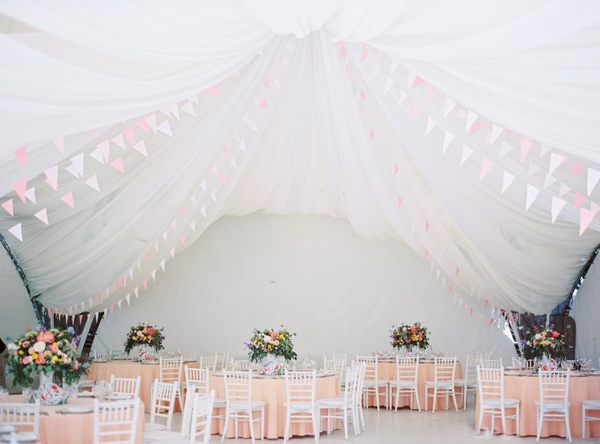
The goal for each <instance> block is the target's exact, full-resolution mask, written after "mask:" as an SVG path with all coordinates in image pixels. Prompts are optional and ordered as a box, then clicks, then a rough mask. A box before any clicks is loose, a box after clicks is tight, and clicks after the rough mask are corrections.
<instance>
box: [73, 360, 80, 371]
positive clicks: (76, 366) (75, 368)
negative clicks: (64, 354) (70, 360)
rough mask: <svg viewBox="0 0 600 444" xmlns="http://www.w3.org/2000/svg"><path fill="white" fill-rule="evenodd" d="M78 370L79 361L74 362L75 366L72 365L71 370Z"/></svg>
mask: <svg viewBox="0 0 600 444" xmlns="http://www.w3.org/2000/svg"><path fill="white" fill-rule="evenodd" d="M78 368H79V361H75V364H73V370H77V369H78Z"/></svg>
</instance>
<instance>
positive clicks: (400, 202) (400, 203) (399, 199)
mask: <svg viewBox="0 0 600 444" xmlns="http://www.w3.org/2000/svg"><path fill="white" fill-rule="evenodd" d="M397 205H398V208H400V205H402V198H401V197H400V196H398V203H397Z"/></svg>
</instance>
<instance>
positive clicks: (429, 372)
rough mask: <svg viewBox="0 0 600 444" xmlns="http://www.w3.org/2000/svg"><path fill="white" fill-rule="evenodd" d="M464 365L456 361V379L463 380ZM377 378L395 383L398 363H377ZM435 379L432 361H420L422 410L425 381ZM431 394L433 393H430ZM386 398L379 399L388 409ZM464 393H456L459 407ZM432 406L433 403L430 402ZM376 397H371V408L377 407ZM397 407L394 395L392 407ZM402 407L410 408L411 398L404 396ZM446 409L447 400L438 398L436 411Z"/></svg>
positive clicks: (415, 405) (419, 387) (399, 401)
mask: <svg viewBox="0 0 600 444" xmlns="http://www.w3.org/2000/svg"><path fill="white" fill-rule="evenodd" d="M462 376H463V374H462V364H461V363H460V362H459V361H456V375H455V377H456V379H460V378H462ZM377 377H378V378H379V380H380V381H393V380H395V379H396V361H395V360H394V361H390V362H385V361H379V362H378V363H377ZM434 379H435V364H434V362H433V360H432V361H421V360H420V361H419V372H418V374H417V387H418V389H419V403H420V404H421V410H425V405H426V403H425V399H426V398H425V381H433V380H434ZM430 392H431V391H430ZM384 397H385V396H383V395H381V396H380V398H379V405H380V406H382V407H387V405H388V400H387V399H384ZM462 402H463V401H462V393H461V392H460V389H458V390H457V392H456V404H458V406H459V407H460V406H462ZM429 403H430V404H431V403H432V401H429ZM375 405H376V404H375V399H374V397H369V407H373V406H375ZM395 405H396V396H395V395H394V397H393V399H392V403H391V407H395ZM449 406H450V408H453V404H452V400H450V403H449ZM400 407H410V396H408V395H402V396H400V398H399V400H398V408H400ZM432 407H433V405H430V406H429V410H431V409H432ZM417 408H418V407H417V402H416V401H413V410H416V409H417ZM445 408H446V399H445V397H443V396H440V397H438V400H437V405H436V407H435V410H436V411H438V410H444V409H445Z"/></svg>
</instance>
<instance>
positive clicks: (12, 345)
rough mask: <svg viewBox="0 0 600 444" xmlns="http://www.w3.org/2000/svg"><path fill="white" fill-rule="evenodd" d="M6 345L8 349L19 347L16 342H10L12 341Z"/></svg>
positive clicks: (12, 349)
mask: <svg viewBox="0 0 600 444" xmlns="http://www.w3.org/2000/svg"><path fill="white" fill-rule="evenodd" d="M7 347H8V349H9V350H10V351H15V350H18V349H19V347H18V346H17V345H16V344H14V343H12V342H11V343H10V344H8V345H7Z"/></svg>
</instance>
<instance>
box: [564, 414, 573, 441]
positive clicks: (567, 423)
mask: <svg viewBox="0 0 600 444" xmlns="http://www.w3.org/2000/svg"><path fill="white" fill-rule="evenodd" d="M565 431H566V432H567V433H566V435H567V439H568V440H569V442H570V443H572V442H573V439H572V438H571V425H570V424H569V409H565Z"/></svg>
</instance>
